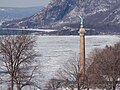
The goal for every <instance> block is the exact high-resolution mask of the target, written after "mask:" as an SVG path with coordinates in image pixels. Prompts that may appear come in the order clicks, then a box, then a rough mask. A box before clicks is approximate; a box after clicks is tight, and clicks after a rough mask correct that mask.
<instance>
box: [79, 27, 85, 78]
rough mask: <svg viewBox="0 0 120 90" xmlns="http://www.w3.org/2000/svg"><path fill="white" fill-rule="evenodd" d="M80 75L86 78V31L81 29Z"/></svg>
mask: <svg viewBox="0 0 120 90" xmlns="http://www.w3.org/2000/svg"><path fill="white" fill-rule="evenodd" d="M80 75H81V77H84V76H85V29H84V28H83V25H81V27H80Z"/></svg>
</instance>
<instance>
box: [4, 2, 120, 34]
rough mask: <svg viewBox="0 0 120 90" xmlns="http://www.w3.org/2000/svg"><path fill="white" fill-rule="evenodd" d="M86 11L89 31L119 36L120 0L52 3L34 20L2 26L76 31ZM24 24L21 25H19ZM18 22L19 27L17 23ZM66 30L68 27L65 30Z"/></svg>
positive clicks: (33, 17)
mask: <svg viewBox="0 0 120 90" xmlns="http://www.w3.org/2000/svg"><path fill="white" fill-rule="evenodd" d="M81 10H83V12H84V18H85V26H86V28H88V29H90V30H92V29H94V30H95V31H94V32H96V33H98V34H100V33H107V34H116V33H120V17H119V16H120V1H119V0H84V2H83V3H81V2H79V0H51V2H50V3H49V4H48V5H47V6H45V7H44V8H43V9H42V10H41V11H40V12H37V13H36V14H34V15H33V16H31V17H28V18H25V19H21V20H17V21H16V20H15V21H11V22H6V23H4V24H3V25H2V27H8V28H9V27H12V28H14V27H17V28H21V27H23V26H24V27H28V28H56V29H58V30H62V31H63V30H68V31H69V32H71V31H77V30H78V28H79V22H80V20H79V18H78V16H79V14H80V12H81ZM20 22H22V23H20ZM16 23H17V24H16ZM66 27H67V28H66Z"/></svg>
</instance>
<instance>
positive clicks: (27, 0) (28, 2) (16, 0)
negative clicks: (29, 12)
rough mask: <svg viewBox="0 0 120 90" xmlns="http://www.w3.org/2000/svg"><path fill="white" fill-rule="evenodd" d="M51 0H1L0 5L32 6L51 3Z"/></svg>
mask: <svg viewBox="0 0 120 90" xmlns="http://www.w3.org/2000/svg"><path fill="white" fill-rule="evenodd" d="M49 1H50V0H0V7H32V6H41V5H46V4H48V3H49Z"/></svg>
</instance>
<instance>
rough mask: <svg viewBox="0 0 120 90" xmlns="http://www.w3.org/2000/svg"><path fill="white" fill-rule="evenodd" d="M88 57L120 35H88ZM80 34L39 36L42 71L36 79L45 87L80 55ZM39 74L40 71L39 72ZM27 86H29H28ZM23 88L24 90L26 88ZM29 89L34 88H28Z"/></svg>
mask: <svg viewBox="0 0 120 90" xmlns="http://www.w3.org/2000/svg"><path fill="white" fill-rule="evenodd" d="M85 40H86V45H85V46H86V57H87V55H88V54H89V53H90V52H91V51H92V50H93V49H94V48H104V47H105V46H106V45H114V44H115V43H116V42H118V41H120V36H115V35H112V36H110V35H107V36H103V35H102V36H86V39H85ZM79 44H80V42H79V36H38V37H37V41H36V44H35V50H36V52H37V53H38V54H41V56H40V57H38V58H37V60H38V61H40V63H41V65H40V67H39V68H41V71H40V73H42V76H38V77H37V78H36V81H37V82H38V85H41V87H43V85H44V83H45V82H46V81H47V80H49V79H51V78H53V77H54V75H55V73H56V71H57V70H58V69H59V68H60V67H62V65H63V64H65V63H66V62H67V61H69V59H70V58H71V57H72V56H74V55H79V51H80V49H79ZM37 75H38V73H37ZM4 85H5V86H4ZM5 87H6V84H2V85H0V90H6V89H5ZM26 88H27V87H26ZM26 88H25V89H23V90H26ZM27 90H33V89H30V88H29V89H28V88H27Z"/></svg>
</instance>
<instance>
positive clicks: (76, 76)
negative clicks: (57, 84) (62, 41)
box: [57, 56, 86, 90]
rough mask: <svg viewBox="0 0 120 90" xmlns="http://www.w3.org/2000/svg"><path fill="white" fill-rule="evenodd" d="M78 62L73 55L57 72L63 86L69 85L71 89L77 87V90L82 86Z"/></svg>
mask: <svg viewBox="0 0 120 90" xmlns="http://www.w3.org/2000/svg"><path fill="white" fill-rule="evenodd" d="M79 62H80V60H79V58H77V56H73V57H72V58H70V60H68V62H67V63H65V64H64V65H63V67H62V68H60V69H59V70H58V72H57V76H58V78H59V79H60V80H63V81H64V86H65V87H69V88H70V89H72V90H73V89H74V88H77V89H78V90H80V89H82V88H84V87H83V82H82V80H81V76H80V65H79V64H80V63H79ZM85 77H86V76H85ZM85 82H86V81H85Z"/></svg>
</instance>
